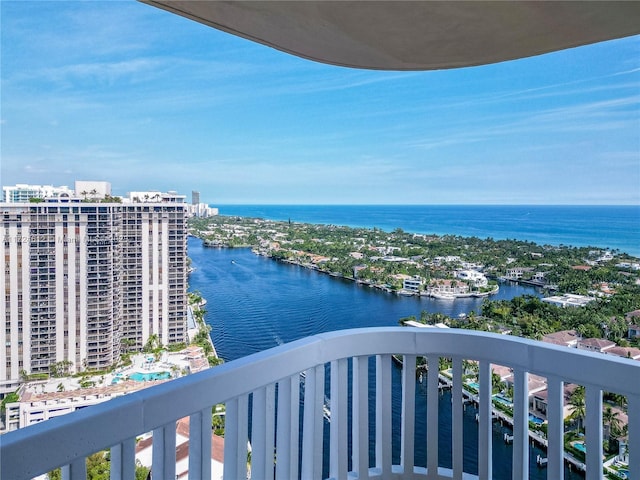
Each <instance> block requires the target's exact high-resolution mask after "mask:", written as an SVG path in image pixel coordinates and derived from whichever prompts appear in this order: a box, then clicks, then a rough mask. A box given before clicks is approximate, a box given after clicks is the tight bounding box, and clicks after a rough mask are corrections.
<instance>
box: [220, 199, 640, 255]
mask: <svg viewBox="0 0 640 480" xmlns="http://www.w3.org/2000/svg"><path fill="white" fill-rule="evenodd" d="M218 208H219V211H220V214H221V215H222V216H225V217H234V216H238V217H247V218H264V219H268V220H275V221H284V222H286V221H289V220H291V221H292V222H297V223H310V224H317V225H340V226H349V227H352V228H369V229H372V228H378V229H380V230H384V231H393V230H395V229H397V228H401V229H403V230H404V231H406V232H409V233H417V234H427V235H430V234H434V235H439V236H445V235H454V236H462V237H477V238H482V239H484V238H493V239H496V240H507V239H514V240H521V241H526V242H534V243H537V244H539V245H552V246H568V245H570V246H574V247H591V248H594V249H602V250H607V249H608V250H617V251H619V252H622V253H627V254H628V255H631V256H634V257H636V258H640V205H275V204H274V205H251V204H243V205H218Z"/></svg>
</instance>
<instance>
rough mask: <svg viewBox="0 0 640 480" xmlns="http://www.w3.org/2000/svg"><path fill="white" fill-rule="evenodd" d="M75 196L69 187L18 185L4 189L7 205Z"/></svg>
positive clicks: (3, 199) (3, 196)
mask: <svg viewBox="0 0 640 480" xmlns="http://www.w3.org/2000/svg"><path fill="white" fill-rule="evenodd" d="M71 196H73V190H71V189H70V188H69V187H67V186H61V187H54V186H53V185H27V184H24V183H19V184H17V185H11V186H4V187H2V201H3V202H7V203H21V202H28V201H29V200H30V199H32V198H68V197H71Z"/></svg>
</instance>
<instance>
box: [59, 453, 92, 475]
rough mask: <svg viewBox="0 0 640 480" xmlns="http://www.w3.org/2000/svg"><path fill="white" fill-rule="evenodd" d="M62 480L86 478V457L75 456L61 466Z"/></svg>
mask: <svg viewBox="0 0 640 480" xmlns="http://www.w3.org/2000/svg"><path fill="white" fill-rule="evenodd" d="M61 473H62V480H86V478H87V459H86V458H85V457H80V458H76V459H75V460H74V461H73V462H71V463H70V464H69V465H63V466H62V467H61Z"/></svg>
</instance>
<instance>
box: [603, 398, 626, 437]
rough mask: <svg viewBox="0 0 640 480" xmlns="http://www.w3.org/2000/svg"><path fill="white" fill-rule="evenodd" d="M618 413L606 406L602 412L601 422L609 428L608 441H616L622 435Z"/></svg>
mask: <svg viewBox="0 0 640 480" xmlns="http://www.w3.org/2000/svg"><path fill="white" fill-rule="evenodd" d="M619 416H620V412H618V411H616V410H614V409H613V408H611V406H609V405H607V407H606V408H605V409H604V412H602V422H603V424H604V425H606V426H607V427H608V428H609V439H617V438H619V437H620V435H621V434H622V429H621V428H620V424H621V423H622V422H621V421H620V418H619Z"/></svg>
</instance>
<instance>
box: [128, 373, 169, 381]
mask: <svg viewBox="0 0 640 480" xmlns="http://www.w3.org/2000/svg"><path fill="white" fill-rule="evenodd" d="M129 378H130V379H131V380H135V381H136V382H148V381H150V380H166V379H167V378H171V372H146V373H143V372H135V373H132V374H131V375H129Z"/></svg>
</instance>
